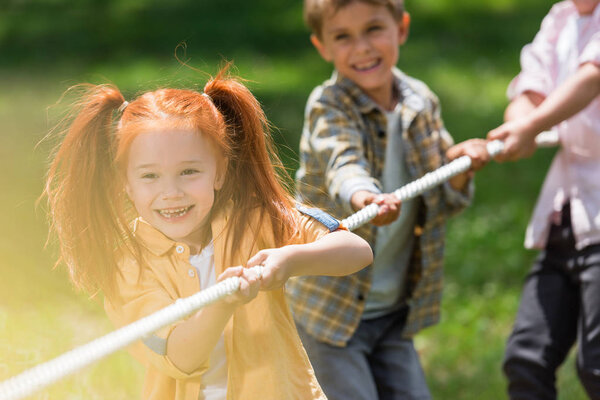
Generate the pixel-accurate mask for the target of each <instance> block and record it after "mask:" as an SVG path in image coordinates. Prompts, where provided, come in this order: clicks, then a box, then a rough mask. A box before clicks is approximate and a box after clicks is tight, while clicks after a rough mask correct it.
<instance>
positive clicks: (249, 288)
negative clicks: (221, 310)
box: [217, 266, 260, 306]
mask: <svg viewBox="0 0 600 400" xmlns="http://www.w3.org/2000/svg"><path fill="white" fill-rule="evenodd" d="M234 276H237V277H238V278H240V288H239V290H238V291H237V292H235V293H233V294H232V295H229V296H228V297H226V298H225V299H224V300H223V301H224V302H225V303H227V304H231V305H236V306H238V305H242V304H246V303H248V302H249V301H250V300H252V299H254V298H255V297H256V295H257V294H258V290H259V289H260V277H259V276H258V274H257V273H256V272H255V271H253V270H249V269H247V268H244V267H241V266H238V267H230V268H227V269H226V270H225V271H223V273H222V274H221V275H219V277H218V278H217V282H221V281H223V280H225V279H227V278H231V277H234Z"/></svg>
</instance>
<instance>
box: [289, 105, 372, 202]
mask: <svg viewBox="0 0 600 400" xmlns="http://www.w3.org/2000/svg"><path fill="white" fill-rule="evenodd" d="M305 129H308V131H306V132H305V133H304V134H306V135H308V137H309V144H308V148H307V149H301V150H302V152H304V153H305V155H306V156H307V157H310V158H313V159H315V160H318V162H319V165H320V166H321V167H319V168H320V170H318V171H310V172H311V173H312V174H319V175H322V176H323V184H324V186H325V187H324V189H325V190H326V191H327V193H328V195H329V196H330V198H331V199H332V200H333V201H335V202H336V203H337V204H338V207H339V208H340V210H339V211H340V213H343V214H352V213H354V212H355V210H354V209H353V207H352V202H351V200H352V195H353V194H354V193H356V192H358V191H367V192H371V193H377V194H379V193H381V184H380V182H379V181H378V180H377V179H375V178H374V177H373V176H372V171H371V164H370V163H369V161H368V160H367V158H366V155H365V149H364V144H363V142H364V138H363V135H362V134H361V132H360V128H359V127H358V125H357V123H356V122H355V121H353V120H352V117H351V116H349V115H347V114H346V113H345V112H344V111H343V110H340V109H338V108H336V107H335V106H333V105H330V104H326V103H324V102H318V101H317V102H315V104H314V105H313V107H312V109H311V110H310V112H309V115H308V124H307V126H306V127H305Z"/></svg>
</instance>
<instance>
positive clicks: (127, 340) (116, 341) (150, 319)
mask: <svg viewBox="0 0 600 400" xmlns="http://www.w3.org/2000/svg"><path fill="white" fill-rule="evenodd" d="M253 269H254V270H255V271H256V273H257V274H258V275H259V276H262V267H261V266H258V267H254V268H253ZM239 287H240V279H239V278H238V277H237V276H235V277H231V278H227V279H225V280H223V281H222V282H219V283H217V284H216V285H213V286H211V287H209V288H207V289H205V290H202V291H200V292H198V293H196V294H194V295H192V296H190V297H186V298H183V299H178V300H177V301H175V303H173V304H171V305H170V306H167V307H165V308H163V309H161V310H159V311H157V312H155V313H153V314H150V315H148V316H147V317H144V318H142V319H140V320H137V321H135V322H133V323H131V324H129V325H126V326H124V327H122V328H120V329H118V330H116V331H113V332H111V333H109V334H107V335H105V336H102V337H100V338H98V339H96V340H93V341H91V342H89V343H87V344H85V345H83V346H80V347H77V348H75V349H73V350H71V351H69V352H67V353H64V354H63V355H61V356H59V357H56V358H54V359H52V360H50V361H47V362H45V363H42V364H39V365H37V366H35V367H33V368H31V369H29V370H27V371H25V372H22V373H21V374H19V375H16V376H14V377H12V378H10V379H8V380H6V381H4V382H1V383H0V400H16V399H21V398H23V397H26V396H29V395H30V394H32V393H34V392H36V391H38V390H40V389H42V388H44V387H46V386H48V385H50V384H52V383H54V382H56V381H58V380H59V379H61V378H63V377H64V376H66V375H69V374H71V373H73V372H75V371H77V370H79V369H81V368H83V367H85V366H87V365H89V364H91V363H93V362H95V361H98V360H99V359H101V358H103V357H106V356H107V355H109V354H111V353H113V352H115V351H117V350H119V349H122V348H123V347H126V346H128V345H130V344H131V343H133V342H135V341H136V340H138V339H142V338H144V337H146V336H148V335H150V334H152V333H153V332H156V331H157V330H159V329H160V328H162V327H164V326H167V325H169V324H172V323H173V322H176V321H179V320H180V319H182V318H184V317H185V316H187V315H189V314H191V313H193V312H194V311H196V310H199V309H200V308H202V307H205V306H207V305H209V304H211V303H214V302H216V301H218V300H220V299H222V298H224V297H226V296H228V295H230V294H232V293H235V292H236V291H237V290H238V289H239Z"/></svg>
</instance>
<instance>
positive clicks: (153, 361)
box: [104, 260, 209, 379]
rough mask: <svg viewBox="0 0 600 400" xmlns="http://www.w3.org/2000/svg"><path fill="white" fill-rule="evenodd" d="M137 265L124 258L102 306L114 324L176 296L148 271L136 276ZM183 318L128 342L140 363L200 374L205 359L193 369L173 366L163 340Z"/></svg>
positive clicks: (177, 373)
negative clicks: (110, 294)
mask: <svg viewBox="0 0 600 400" xmlns="http://www.w3.org/2000/svg"><path fill="white" fill-rule="evenodd" d="M139 270H140V269H139V267H138V266H137V263H136V262H134V261H133V260H128V261H126V262H125V263H124V264H123V266H122V269H121V274H119V276H118V279H117V291H116V292H117V293H118V295H117V296H115V297H114V298H111V299H108V298H106V299H105V301H104V309H105V310H106V313H107V315H108V317H109V319H110V320H111V321H112V322H113V323H114V324H115V325H116V326H117V327H118V328H121V327H123V326H125V325H128V324H131V323H133V322H135V321H137V320H139V319H141V318H144V317H146V316H148V315H150V314H152V313H154V312H156V311H159V310H161V309H163V308H165V307H167V306H169V305H171V304H173V303H174V302H175V301H176V299H173V298H171V296H169V294H168V293H167V292H166V290H164V289H163V288H162V287H161V285H160V284H159V283H158V280H157V279H156V278H155V277H154V276H153V274H152V271H150V270H144V273H143V274H142V275H141V276H139ZM182 322H183V320H181V321H178V322H176V323H174V324H171V325H168V326H166V327H164V328H162V329H160V330H158V331H156V332H154V333H153V334H151V335H149V336H148V337H145V338H142V340H140V341H138V342H136V343H135V344H134V345H132V346H131V348H130V352H131V353H132V354H133V356H134V357H135V358H136V359H138V361H140V362H141V363H142V364H144V365H148V364H149V365H151V366H152V367H154V368H155V369H157V370H159V371H160V372H162V373H164V374H166V375H168V376H170V377H172V378H175V379H189V378H194V377H197V376H200V375H202V374H203V373H204V372H205V371H206V370H207V369H208V366H209V360H206V362H205V364H204V365H202V366H200V367H199V368H198V369H197V370H196V371H193V372H191V373H186V372H183V371H181V370H180V369H179V368H177V367H176V366H175V365H174V364H173V363H172V362H171V360H170V359H169V357H168V356H167V351H166V350H167V340H168V338H169V335H170V334H171V332H172V331H173V329H175V327H176V326H177V325H179V324H180V323H182Z"/></svg>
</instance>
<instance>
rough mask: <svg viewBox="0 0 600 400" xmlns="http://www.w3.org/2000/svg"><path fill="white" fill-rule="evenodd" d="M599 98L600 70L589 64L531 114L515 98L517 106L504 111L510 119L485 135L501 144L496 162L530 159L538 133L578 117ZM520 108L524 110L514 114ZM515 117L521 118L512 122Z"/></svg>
mask: <svg viewBox="0 0 600 400" xmlns="http://www.w3.org/2000/svg"><path fill="white" fill-rule="evenodd" d="M599 94H600V66H598V65H596V64H594V63H590V62H588V63H585V64H583V65H581V66H580V67H579V69H578V70H577V72H576V73H575V74H574V75H573V76H571V77H570V78H568V79H567V80H566V81H565V82H564V83H563V84H562V85H560V86H559V87H558V88H557V89H556V90H555V91H553V92H552V93H551V94H550V95H548V97H547V98H546V99H545V100H544V101H543V102H541V103H540V104H539V106H537V107H534V108H533V109H532V110H531V109H529V108H528V104H527V103H526V102H525V100H524V99H523V98H522V97H521V98H517V99H516V100H519V103H515V104H513V103H511V105H510V106H509V107H510V110H508V109H507V113H506V116H507V117H509V118H511V119H509V120H508V122H506V123H504V124H502V125H501V126H499V127H498V128H496V129H494V130H492V131H490V132H489V133H488V139H490V140H494V139H499V140H503V141H504V146H505V148H504V151H503V152H502V154H500V155H499V156H497V157H496V159H497V160H498V161H515V160H518V159H520V158H524V157H528V156H530V155H531V154H533V152H534V151H535V137H536V136H537V135H538V134H539V133H541V132H543V131H545V130H547V129H550V128H552V127H553V126H554V125H556V124H558V123H560V122H562V121H564V120H566V119H568V118H570V117H572V116H573V115H575V114H577V113H578V112H580V111H581V110H583V109H584V108H585V107H586V106H587V105H588V104H589V103H590V102H591V101H593V100H594V99H595V98H596V97H597V96H598V95H599ZM516 100H515V101H516ZM529 100H531V98H529ZM531 104H534V102H533V101H532V103H531ZM519 106H524V109H523V110H519V111H517V110H516V109H517V107H519ZM514 115H516V116H521V115H522V117H520V118H514V119H513V118H512V117H513V116H514Z"/></svg>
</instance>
